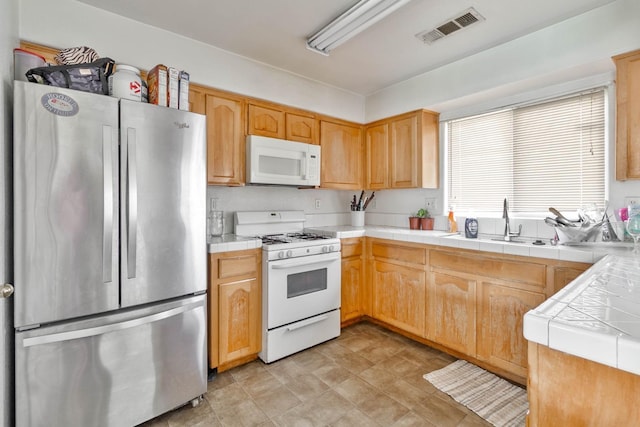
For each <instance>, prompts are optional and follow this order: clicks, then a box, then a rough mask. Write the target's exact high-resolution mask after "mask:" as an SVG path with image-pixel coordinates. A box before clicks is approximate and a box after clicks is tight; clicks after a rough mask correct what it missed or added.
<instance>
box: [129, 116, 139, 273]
mask: <svg viewBox="0 0 640 427" xmlns="http://www.w3.org/2000/svg"><path fill="white" fill-rule="evenodd" d="M137 222H138V180H137V168H136V130H135V129H134V128H128V129H127V278H129V279H133V278H134V277H136V250H137V247H136V246H137V241H136V239H137V237H136V233H137V225H138V224H137Z"/></svg>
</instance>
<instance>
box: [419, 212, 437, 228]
mask: <svg viewBox="0 0 640 427" xmlns="http://www.w3.org/2000/svg"><path fill="white" fill-rule="evenodd" d="M416 216H417V217H418V218H420V228H421V229H423V230H433V218H431V214H429V211H428V210H426V209H420V210H419V211H418V213H417V214H416Z"/></svg>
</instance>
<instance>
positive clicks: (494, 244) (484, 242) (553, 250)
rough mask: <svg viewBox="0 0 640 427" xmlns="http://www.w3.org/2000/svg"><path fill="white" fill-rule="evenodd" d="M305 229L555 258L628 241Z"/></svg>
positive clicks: (591, 257)
mask: <svg viewBox="0 0 640 427" xmlns="http://www.w3.org/2000/svg"><path fill="white" fill-rule="evenodd" d="M305 231H309V232H312V233H319V234H324V235H327V236H331V237H338V238H340V239H344V238H349V237H363V236H367V237H378V238H381V239H390V240H398V241H402V242H412V243H423V244H428V245H439V246H446V247H452V248H461V249H471V250H478V251H485V252H495V253H503V254H509V255H521V256H530V257H537V258H548V259H556V260H560V261H574V262H586V263H594V262H596V261H598V260H599V259H600V258H602V257H604V256H605V255H607V254H616V255H621V256H624V255H627V254H630V253H631V250H632V247H633V246H632V244H631V243H624V244H621V243H617V244H616V243H611V244H608V243H598V244H589V243H585V244H584V245H580V246H564V245H557V246H552V245H551V244H550V243H549V241H548V240H546V241H545V244H544V245H540V246H537V245H533V244H532V242H533V239H524V238H523V239H522V240H525V243H509V242H503V241H495V240H492V239H491V237H499V236H483V235H481V236H480V238H478V239H467V238H466V237H464V234H459V233H455V234H452V233H449V232H446V231H441V230H426V231H422V230H409V229H408V228H399V227H388V226H372V225H366V226H364V227H361V228H358V227H351V226H346V225H340V226H330V227H309V228H305Z"/></svg>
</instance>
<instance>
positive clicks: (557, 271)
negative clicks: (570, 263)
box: [549, 267, 587, 296]
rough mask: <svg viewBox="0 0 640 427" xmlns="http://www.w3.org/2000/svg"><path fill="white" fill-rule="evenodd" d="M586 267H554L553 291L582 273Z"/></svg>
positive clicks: (556, 290)
mask: <svg viewBox="0 0 640 427" xmlns="http://www.w3.org/2000/svg"><path fill="white" fill-rule="evenodd" d="M586 269H587V267H585V268H574V267H555V268H554V269H553V293H554V294H555V293H556V292H558V291H559V290H560V289H562V288H564V287H565V286H567V285H568V284H569V283H571V282H572V281H573V280H574V279H576V278H577V277H578V276H579V275H581V274H582V273H584V271H585V270H586ZM549 296H551V295H549Z"/></svg>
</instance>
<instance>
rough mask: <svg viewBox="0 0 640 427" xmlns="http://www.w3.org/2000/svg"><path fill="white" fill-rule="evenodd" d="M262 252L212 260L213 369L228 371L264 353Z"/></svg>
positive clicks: (221, 255)
mask: <svg viewBox="0 0 640 427" xmlns="http://www.w3.org/2000/svg"><path fill="white" fill-rule="evenodd" d="M261 271H262V251H261V250H260V249H250V250H246V251H234V252H223V253H217V254H212V255H211V256H210V258H209V276H210V278H209V346H208V348H209V368H211V369H213V368H218V371H224V370H226V369H229V368H232V367H234V366H236V365H238V364H242V363H244V362H246V361H248V360H251V359H255V358H256V357H257V354H258V353H259V352H260V350H261V345H262V341H261V335H260V329H261V324H262V311H261V304H262V303H261V301H262V297H261V295H262V292H261Z"/></svg>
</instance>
